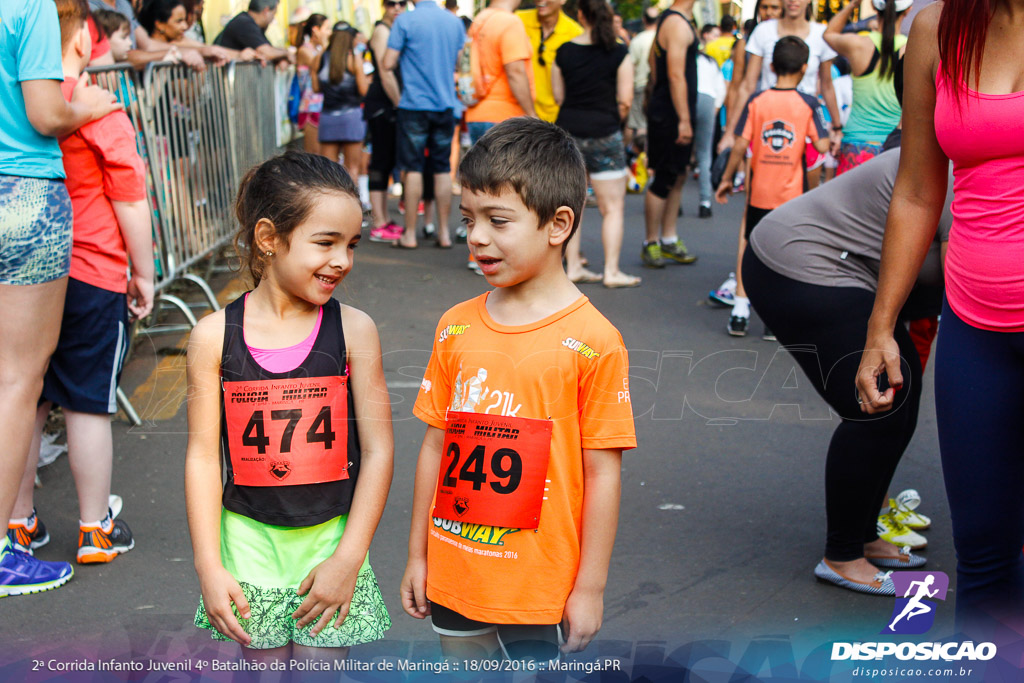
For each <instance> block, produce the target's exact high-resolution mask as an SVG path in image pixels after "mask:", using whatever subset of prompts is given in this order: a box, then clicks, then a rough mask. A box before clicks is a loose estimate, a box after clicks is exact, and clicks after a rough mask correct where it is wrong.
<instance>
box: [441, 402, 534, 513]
mask: <svg viewBox="0 0 1024 683" xmlns="http://www.w3.org/2000/svg"><path fill="white" fill-rule="evenodd" d="M442 448H443V450H442V452H441V468H440V471H439V472H438V478H437V492H436V495H435V499H434V512H433V516H435V517H440V518H442V519H451V520H458V521H462V522H469V523H472V524H484V525H488V526H501V527H508V528H512V529H536V528H537V527H538V526H539V525H540V508H541V504H542V503H543V501H544V489H545V486H544V485H545V482H546V480H547V474H548V458H550V456H551V421H550V420H537V419H531V418H525V417H503V416H500V415H484V414H483V413H456V412H449V413H448V425H447V427H446V429H445V433H444V446H443V447H442Z"/></svg>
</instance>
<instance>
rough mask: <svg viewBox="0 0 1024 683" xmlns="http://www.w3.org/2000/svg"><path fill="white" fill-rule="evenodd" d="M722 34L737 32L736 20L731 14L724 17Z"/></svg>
mask: <svg viewBox="0 0 1024 683" xmlns="http://www.w3.org/2000/svg"><path fill="white" fill-rule="evenodd" d="M721 27H722V33H733V32H734V31H736V18H735V17H733V16H732V15H731V14H723V15H722V23H721Z"/></svg>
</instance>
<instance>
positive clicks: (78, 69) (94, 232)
mask: <svg viewBox="0 0 1024 683" xmlns="http://www.w3.org/2000/svg"><path fill="white" fill-rule="evenodd" d="M84 4H85V0H57V11H58V15H59V17H60V29H61V48H62V52H63V66H64V83H63V85H62V86H61V89H62V91H63V93H64V96H65V98H67V99H69V100H70V99H71V93H72V91H73V90H74V87H75V84H76V83H77V81H78V79H79V77H80V76H81V73H82V70H83V69H84V68H85V66H86V65H87V64H88V63H89V57H90V54H91V47H92V39H91V37H90V35H89V29H88V26H87V23H86V22H84V21H81V17H82V16H83V15H85V14H86V13H84V12H82V7H81V6H82V5H84ZM60 146H61V150H62V151H63V153H64V170H65V172H66V173H67V182H66V184H67V189H68V193H69V194H70V195H71V205H72V208H73V210H74V228H73V243H72V248H71V272H70V278H69V279H68V288H67V295H66V297H65V300H64V302H63V304H64V314H63V319H62V321H61V331H60V340H59V341H58V344H57V350H56V351H55V352H54V354H53V357H52V358H51V360H50V366H49V369H48V370H47V372H46V377H45V380H44V383H43V394H42V404H41V405H40V407H39V411H38V414H37V419H36V432H37V436H36V439H35V441H34V443H35V444H36V448H35V449H33V450H34V451H35V452H32V453H30V455H29V457H30V465H31V466H30V467H26V470H25V476H24V478H23V480H22V485H21V489H20V491H19V496H18V501H17V503H16V504H15V507H14V515H13V517H14V519H11V520H10V522H9V524H8V537H9V538H10V539H11V541H12V542H13V543H14V544H15V545H16V546H17V547H19V548H20V549H21V550H24V551H25V552H31V551H32V550H33V549H34V548H38V547H40V546H42V545H44V544H46V543H47V542H48V541H49V534H48V533H47V532H46V528H45V527H44V526H43V524H42V522H41V521H39V518H38V517H37V516H36V512H35V508H34V507H33V505H32V493H33V481H34V478H35V462H36V459H37V458H38V444H39V434H40V433H41V432H42V427H43V424H44V423H45V421H46V416H47V414H48V413H49V411H50V408H51V406H52V405H53V404H57V405H60V406H62V407H63V408H64V415H65V418H66V420H67V434H68V457H69V458H70V460H71V471H72V474H73V475H74V478H75V486H76V488H77V490H78V503H79V516H80V521H79V535H78V558H77V559H78V562H79V563H80V564H88V563H97V562H109V561H111V560H112V559H114V558H115V557H117V555H118V554H120V553H124V552H127V551H128V550H131V548H132V547H133V546H134V544H135V542H134V540H133V539H132V534H131V531H130V530H129V528H128V525H127V524H125V523H124V521H123V520H120V519H113V518H114V517H115V516H116V515H117V512H118V511H119V510H112V509H111V508H110V507H109V506H110V502H109V501H110V500H111V498H110V477H111V469H112V463H113V442H112V441H113V440H112V436H111V430H110V415H111V414H113V413H115V412H116V411H117V404H116V399H115V392H116V390H117V382H118V378H119V376H120V373H121V364H122V362H123V361H124V356H125V352H126V351H127V348H128V322H129V312H131V314H132V315H133V316H135V317H137V318H141V317H143V316H145V315H147V314H148V313H149V312H150V310H151V309H152V307H153V271H154V266H153V241H152V233H151V228H150V214H149V205H148V203H147V200H146V183H145V168H144V166H143V162H142V158H141V157H140V156H139V153H138V151H137V149H136V147H135V130H134V128H133V127H132V124H131V121H129V119H128V117H127V115H126V114H125V113H124V112H123V111H116V112H114V113H112V114H108V115H107V116H104V117H103V118H101V119H98V120H96V121H94V122H92V123H89V124H87V125H85V126H82V127H81V128H80V129H79V130H78V131H77V132H75V133H73V134H71V135H69V136H67V137H65V138H63V139H61V140H60ZM129 257H130V272H131V275H130V276H129V274H128V273H129ZM116 507H118V508H120V505H119V504H117V505H116ZM19 512H20V513H21V515H23V516H21V517H19V516H18V513H19Z"/></svg>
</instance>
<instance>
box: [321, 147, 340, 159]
mask: <svg viewBox="0 0 1024 683" xmlns="http://www.w3.org/2000/svg"><path fill="white" fill-rule="evenodd" d="M320 154H322V155H323V156H325V157H327V158H328V159H330V160H331V161H333V162H334V163H338V159H340V158H341V145H340V144H338V143H337V142H321V143H320Z"/></svg>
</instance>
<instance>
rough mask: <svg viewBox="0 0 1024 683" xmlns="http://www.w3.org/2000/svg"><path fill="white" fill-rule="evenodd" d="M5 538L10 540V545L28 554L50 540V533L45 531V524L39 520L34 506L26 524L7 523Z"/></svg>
mask: <svg viewBox="0 0 1024 683" xmlns="http://www.w3.org/2000/svg"><path fill="white" fill-rule="evenodd" d="M7 538H8V540H9V541H10V542H11V547H13V548H16V549H17V550H20V551H21V552H23V553H28V554H29V555H31V554H32V551H33V550H35V549H36V548H42V547H43V546H44V545H46V544H47V543H49V542H50V534H49V533H48V532H47V531H46V525H45V524H43V523H42V521H40V519H39V515H37V514H36V509H35V508H32V514H31V515H30V516H29V518H28V523H27V524H8V525H7Z"/></svg>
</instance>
